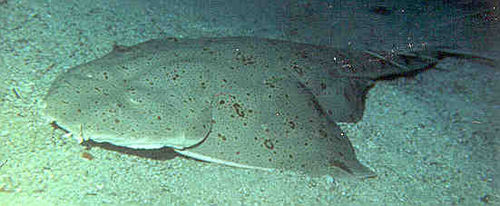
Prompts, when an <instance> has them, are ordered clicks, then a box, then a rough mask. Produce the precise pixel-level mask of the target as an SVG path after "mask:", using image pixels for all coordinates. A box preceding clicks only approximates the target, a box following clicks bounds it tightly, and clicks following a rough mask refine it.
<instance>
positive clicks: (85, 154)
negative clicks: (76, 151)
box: [82, 152, 94, 160]
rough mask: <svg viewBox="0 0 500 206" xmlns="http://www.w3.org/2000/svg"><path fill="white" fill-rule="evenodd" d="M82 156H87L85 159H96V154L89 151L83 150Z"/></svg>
mask: <svg viewBox="0 0 500 206" xmlns="http://www.w3.org/2000/svg"><path fill="white" fill-rule="evenodd" d="M82 158H85V159H88V160H93V159H94V156H92V155H91V154H90V153H88V152H83V153H82Z"/></svg>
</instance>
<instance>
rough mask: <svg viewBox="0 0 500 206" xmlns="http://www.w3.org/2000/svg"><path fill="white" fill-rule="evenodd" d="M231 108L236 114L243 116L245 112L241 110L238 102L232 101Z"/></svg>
mask: <svg viewBox="0 0 500 206" xmlns="http://www.w3.org/2000/svg"><path fill="white" fill-rule="evenodd" d="M233 108H234V111H235V112H236V114H238V116H240V117H245V113H244V112H243V111H241V105H239V104H238V103H234V104H233Z"/></svg>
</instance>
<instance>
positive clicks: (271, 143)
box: [264, 139, 274, 150]
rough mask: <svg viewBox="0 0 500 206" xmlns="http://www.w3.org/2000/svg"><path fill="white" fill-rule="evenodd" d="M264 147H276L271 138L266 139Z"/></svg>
mask: <svg viewBox="0 0 500 206" xmlns="http://www.w3.org/2000/svg"><path fill="white" fill-rule="evenodd" d="M264 147H266V148H267V149H270V150H272V149H274V144H273V142H271V140H269V139H266V140H264Z"/></svg>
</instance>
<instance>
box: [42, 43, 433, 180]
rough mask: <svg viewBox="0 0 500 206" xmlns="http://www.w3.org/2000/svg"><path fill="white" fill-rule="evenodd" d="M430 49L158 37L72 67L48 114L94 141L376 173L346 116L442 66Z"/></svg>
mask: <svg viewBox="0 0 500 206" xmlns="http://www.w3.org/2000/svg"><path fill="white" fill-rule="evenodd" d="M421 53H422V52H421ZM427 54H428V55H427V57H428V58H422V57H421V56H420V55H415V53H407V54H395V53H389V52H371V51H358V50H353V49H339V48H331V47H325V46H316V45H310V44H301V43H294V42H290V41H281V40H272V39H263V38H252V37H226V38H201V39H176V38H165V39H157V40H149V41H146V42H144V43H140V44H138V45H135V46H130V47H126V46H115V47H114V49H113V50H112V51H111V52H110V53H109V54H107V55H105V56H104V57H102V58H99V59H96V60H94V61H91V62H88V63H85V64H82V65H79V66H76V67H73V68H71V69H68V70H65V71H64V72H63V73H62V74H60V75H59V76H58V77H57V78H56V79H55V81H54V82H53V84H52V86H51V88H50V90H49V91H48V94H47V96H46V97H45V105H46V106H45V107H46V108H45V114H46V116H48V117H49V119H50V120H51V121H55V123H56V124H57V125H59V127H61V128H64V129H65V130H66V131H69V132H71V133H72V134H73V135H74V136H76V137H78V138H80V139H82V140H89V139H91V140H93V141H96V142H108V143H111V144H114V145H118V146H123V147H129V148H135V149H158V148H163V147H170V148H173V149H174V150H175V151H176V152H178V153H180V154H182V155H185V156H188V157H192V158H195V159H199V160H204V161H208V162H215V163H221V164H226V165H232V166H236V167H244V168H255V169H263V170H274V169H278V170H295V171H302V172H305V173H307V174H310V175H324V174H333V175H337V176H338V175H341V174H346V173H347V174H351V175H354V176H357V177H373V176H374V175H375V174H374V173H373V172H372V171H371V170H370V169H368V168H367V167H365V166H364V165H362V164H361V163H360V162H359V161H358V160H357V159H356V155H355V152H354V149H353V147H352V145H351V142H350V141H349V139H348V138H347V136H346V135H345V134H344V133H343V132H342V130H341V129H340V128H339V126H338V125H337V124H336V122H356V121H358V120H360V119H361V118H362V115H363V110H364V100H365V96H366V94H367V92H368V90H369V88H371V87H372V86H373V85H374V83H375V82H376V81H377V80H381V79H387V78H395V77H400V76H405V75H412V74H414V73H417V72H420V71H424V70H426V69H428V68H431V67H433V66H434V65H435V64H436V63H437V59H435V58H433V57H435V56H439V55H438V54H437V53H432V52H428V53H427Z"/></svg>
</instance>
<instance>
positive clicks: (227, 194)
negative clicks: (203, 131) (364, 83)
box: [0, 0, 500, 206]
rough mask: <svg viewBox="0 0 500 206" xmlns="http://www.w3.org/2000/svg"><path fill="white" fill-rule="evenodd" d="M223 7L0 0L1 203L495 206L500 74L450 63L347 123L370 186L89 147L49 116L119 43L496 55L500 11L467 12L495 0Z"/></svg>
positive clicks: (379, 97)
mask: <svg viewBox="0 0 500 206" xmlns="http://www.w3.org/2000/svg"><path fill="white" fill-rule="evenodd" d="M0 2H4V1H0ZM224 2H227V1H171V2H168V1H144V0H142V1H141V0H135V1H134V0H120V1H116V0H111V1H97V0H87V1H60V0H53V1H50V0H48V1H41V0H37V1H35V0H30V1H28V0H9V1H8V2H7V3H3V4H0V41H1V44H0V95H1V96H0V107H1V108H0V109H1V110H0V164H1V165H2V166H1V168H0V205H2V206H3V205H500V196H499V193H498V187H499V183H498V178H500V176H499V174H498V171H499V169H500V168H499V166H498V163H497V162H498V161H499V160H500V157H499V153H498V151H499V149H500V147H499V144H498V142H499V140H498V138H499V135H498V133H500V126H499V125H500V120H499V110H500V104H499V99H500V95H499V94H500V85H499V82H500V69H499V67H498V65H492V66H488V65H484V64H480V63H478V62H474V61H470V60H458V59H455V58H446V59H444V60H443V61H442V62H441V63H439V64H438V66H437V67H438V68H440V69H439V70H437V69H436V70H430V71H427V72H425V73H421V74H419V75H417V76H415V77H414V78H402V79H397V80H393V81H384V82H379V83H378V84H377V85H376V86H375V87H374V88H373V89H371V90H370V92H369V94H368V97H367V103H366V111H365V114H364V117H363V120H362V121H360V122H358V123H354V124H341V126H342V128H343V130H344V131H345V132H346V133H347V135H348V136H349V138H350V139H351V141H352V143H353V145H354V147H355V149H356V151H357V154H358V158H359V159H360V161H361V162H363V163H364V164H366V165H368V166H369V167H370V168H372V169H373V170H374V171H375V172H376V173H377V174H378V176H377V177H376V178H372V179H366V180H354V179H338V178H335V177H334V176H324V177H317V178H311V177H308V176H306V175H303V174H298V173H295V172H291V171H286V172H274V173H268V172H262V171H254V170H245V169H236V168H231V167H227V166H220V165H215V164H210V163H203V162H199V161H193V160H190V159H185V158H174V159H171V160H155V159H148V158H144V157H139V156H134V155H127V154H123V153H120V152H116V151H112V150H106V149H102V148H99V147H93V148H92V149H90V150H86V148H85V147H84V146H82V145H79V144H78V143H77V142H75V141H74V140H72V139H68V138H65V137H63V136H62V135H63V132H62V131H60V130H55V131H54V130H53V128H52V127H51V126H50V125H49V124H48V122H47V121H45V120H44V118H43V117H42V116H41V106H42V102H41V100H42V97H43V96H44V95H45V93H46V92H47V90H48V89H49V86H50V84H51V81H52V80H54V78H55V77H56V76H57V75H58V74H59V73H60V72H62V71H63V70H65V69H68V68H71V67H73V66H76V65H78V64H81V63H84V62H88V61H91V60H93V59H96V58H98V57H101V56H103V55H105V54H106V53H107V52H109V51H110V50H111V48H112V45H113V44H114V43H117V44H122V45H133V44H136V43H139V42H142V41H146V40H148V39H152V38H161V37H166V36H174V37H178V38H183V37H184V38H186V37H190V38H195V37H201V36H204V37H208V36H241V35H244V36H259V37H268V38H280V39H289V40H293V41H298V42H307V43H314V44H323V45H330V46H344V47H345V46H347V45H350V46H354V47H358V48H360V49H363V48H371V49H375V50H390V49H394V48H396V49H402V50H405V49H408V47H409V45H412V47H414V48H418V47H419V46H421V45H423V44H426V45H429V46H437V45H439V46H448V47H452V48H456V49H460V50H464V51H473V52H476V53H478V54H481V55H485V56H490V57H493V58H498V57H499V55H498V54H499V52H498V51H499V47H498V46H499V45H500V43H498V42H500V40H499V39H500V37H498V34H499V32H500V30H499V27H498V22H499V20H498V19H497V17H498V5H496V6H497V7H496V8H497V10H493V11H494V12H479V13H478V15H470V16H467V17H463V15H466V14H471V13H474V12H478V11H481V10H484V9H491V8H493V7H492V5H494V3H491V2H489V1H479V3H477V2H478V1H456V3H453V4H445V3H442V2H443V1H411V2H412V3H405V2H403V1H395V2H398V3H395V2H390V1H384V2H382V3H378V4H370V3H368V1H283V2H278V1H275V3H273V4H269V3H266V2H268V1H244V2H243V1H242V2H241V3H240V4H236V3H231V4H229V3H224ZM269 2H271V1H269ZM423 2H427V3H423ZM473 2H476V3H473ZM376 6H386V8H387V10H384V9H380V8H383V7H379V9H374V8H377V7H376ZM374 11H377V12H374ZM495 15H496V16H495ZM495 34H497V35H496V36H495ZM84 154H90V155H91V156H93V159H91V160H89V159H88V158H85V155H84Z"/></svg>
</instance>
